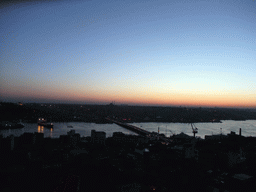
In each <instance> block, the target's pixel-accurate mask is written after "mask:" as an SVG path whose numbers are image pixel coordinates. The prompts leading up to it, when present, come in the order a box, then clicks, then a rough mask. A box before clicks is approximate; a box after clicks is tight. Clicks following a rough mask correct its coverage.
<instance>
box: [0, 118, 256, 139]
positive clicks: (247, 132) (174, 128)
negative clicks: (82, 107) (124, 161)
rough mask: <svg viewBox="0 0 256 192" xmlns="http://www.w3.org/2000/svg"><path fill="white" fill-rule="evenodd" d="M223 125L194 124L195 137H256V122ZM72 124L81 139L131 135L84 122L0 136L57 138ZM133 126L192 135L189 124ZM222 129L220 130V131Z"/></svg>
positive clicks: (115, 127) (113, 127)
mask: <svg viewBox="0 0 256 192" xmlns="http://www.w3.org/2000/svg"><path fill="white" fill-rule="evenodd" d="M222 122H223V123H196V124H195V125H196V127H197V128H198V133H197V134H196V136H200V137H201V138H204V137H205V135H212V134H219V133H221V132H222V133H223V134H225V135H226V134H228V133H230V131H235V132H236V133H237V134H238V133H239V128H242V135H243V136H254V137H256V120H248V121H232V120H225V121H222ZM69 124H72V126H73V128H72V129H74V130H75V131H76V133H79V134H80V135H81V137H86V136H91V130H92V129H94V130H95V131H104V132H106V137H112V135H113V132H123V133H125V134H132V135H137V134H136V133H133V132H132V131H129V130H127V129H125V128H122V127H120V126H118V125H116V124H95V123H84V122H62V123H57V122H55V123H54V128H45V127H44V126H40V125H37V123H24V125H25V127H24V128H22V129H9V130H0V134H3V137H7V136H9V135H14V136H15V137H19V136H20V135H22V134H23V133H24V132H30V133H34V132H38V133H44V137H51V138H59V136H60V135H66V134H67V132H68V131H70V128H67V125H69ZM131 124H132V125H134V126H138V127H143V129H145V130H147V131H150V132H152V131H155V132H158V127H159V132H160V133H162V134H164V135H166V136H168V137H169V136H170V135H172V134H173V133H175V134H179V133H181V132H184V133H186V134H188V135H191V136H192V135H193V133H192V128H191V125H190V124H184V123H160V122H158V123H131ZM221 128H222V129H221Z"/></svg>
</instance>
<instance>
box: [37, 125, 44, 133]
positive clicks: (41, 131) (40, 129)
mask: <svg viewBox="0 0 256 192" xmlns="http://www.w3.org/2000/svg"><path fill="white" fill-rule="evenodd" d="M37 132H38V133H43V132H44V126H42V125H38V126H37Z"/></svg>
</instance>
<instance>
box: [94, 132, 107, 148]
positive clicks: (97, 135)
mask: <svg viewBox="0 0 256 192" xmlns="http://www.w3.org/2000/svg"><path fill="white" fill-rule="evenodd" d="M105 140H106V133H105V132H103V131H95V130H91V142H92V143H96V144H103V145H105Z"/></svg>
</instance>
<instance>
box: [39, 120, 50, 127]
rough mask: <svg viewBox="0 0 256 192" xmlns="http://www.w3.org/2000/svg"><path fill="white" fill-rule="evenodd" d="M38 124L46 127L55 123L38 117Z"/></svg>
mask: <svg viewBox="0 0 256 192" xmlns="http://www.w3.org/2000/svg"><path fill="white" fill-rule="evenodd" d="M37 124H38V125H41V126H44V127H53V123H49V122H47V120H46V119H45V118H38V121H37Z"/></svg>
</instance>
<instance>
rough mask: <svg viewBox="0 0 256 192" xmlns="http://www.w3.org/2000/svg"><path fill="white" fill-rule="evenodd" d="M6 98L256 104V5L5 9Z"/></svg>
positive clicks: (181, 0) (245, 1)
mask: <svg viewBox="0 0 256 192" xmlns="http://www.w3.org/2000/svg"><path fill="white" fill-rule="evenodd" d="M0 13H1V14H0V26H1V27H0V28H1V30H0V36H1V45H0V46H1V51H0V62H1V65H0V95H1V97H0V100H1V101H4V102H19V101H21V102H24V103H26V102H56V103H79V104H80V103H81V104H94V103H95V104H107V103H110V102H112V101H115V103H116V104H130V105H164V106H176V105H177V106H213V107H215V106H219V107H256V1H254V0H232V1H231V0H225V1H224V0H223V1H222V0H211V1H193V0H190V1H187V0H167V1H161V0H159V1H151V0H147V1H146V0H145V1H138V0H136V1H133V0H131V1H112V0H101V1H97V0H96V1H82V0H81V1H80V0H79V1H78V0H77V1H76V0H75V1H49V2H44V1H34V2H26V1H23V2H20V3H16V4H5V5H3V4H2V5H1V8H0Z"/></svg>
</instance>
